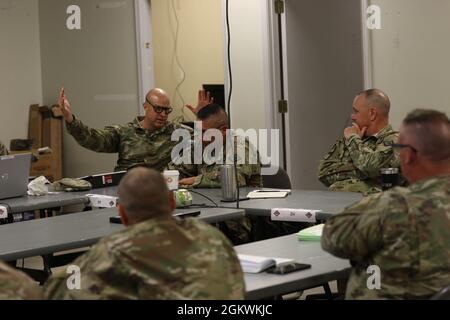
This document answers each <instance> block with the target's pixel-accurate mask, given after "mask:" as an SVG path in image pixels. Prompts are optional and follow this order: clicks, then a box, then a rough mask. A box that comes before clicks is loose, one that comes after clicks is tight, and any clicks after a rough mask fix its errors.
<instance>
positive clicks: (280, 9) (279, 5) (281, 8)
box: [275, 0, 284, 14]
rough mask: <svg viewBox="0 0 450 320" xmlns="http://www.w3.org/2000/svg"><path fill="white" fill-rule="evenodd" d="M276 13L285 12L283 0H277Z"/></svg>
mask: <svg viewBox="0 0 450 320" xmlns="http://www.w3.org/2000/svg"><path fill="white" fill-rule="evenodd" d="M275 13H276V14H282V13H284V1H283V0H275Z"/></svg>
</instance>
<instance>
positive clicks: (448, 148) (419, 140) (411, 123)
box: [403, 109, 450, 162]
mask: <svg viewBox="0 0 450 320" xmlns="http://www.w3.org/2000/svg"><path fill="white" fill-rule="evenodd" d="M403 126H404V127H405V129H406V133H405V135H407V136H408V137H410V138H412V139H413V141H414V143H415V145H414V147H415V148H416V149H417V150H418V151H419V152H420V153H421V154H422V155H423V156H424V157H426V158H427V159H429V160H432V161H436V162H438V161H446V160H450V120H449V119H448V117H447V115H446V114H445V113H443V112H439V111H436V110H431V109H416V110H414V111H412V112H410V113H409V114H408V115H407V116H406V118H405V119H404V120H403Z"/></svg>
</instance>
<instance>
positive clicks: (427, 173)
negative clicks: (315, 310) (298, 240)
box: [322, 109, 450, 299]
mask: <svg viewBox="0 0 450 320" xmlns="http://www.w3.org/2000/svg"><path fill="white" fill-rule="evenodd" d="M393 147H394V148H396V149H399V153H400V165H401V169H402V172H403V174H404V176H405V177H406V179H407V180H408V182H409V183H410V184H411V185H410V186H409V187H408V188H403V187H396V188H394V189H391V190H389V191H387V192H384V193H380V194H377V195H372V196H369V197H366V198H365V199H363V200H362V201H361V202H359V203H357V204H355V205H353V206H351V207H349V208H346V209H345V210H344V212H342V213H341V214H338V215H336V216H334V217H332V218H330V219H329V220H328V221H327V223H326V224H325V227H324V230H323V235H322V247H323V249H324V250H326V251H328V252H330V253H331V254H333V255H335V256H338V257H341V258H345V259H349V260H350V261H351V262H352V266H353V271H352V273H351V275H350V279H349V281H348V283H347V293H346V297H347V298H349V299H380V298H387V299H427V298H429V297H430V296H432V295H433V294H435V293H436V292H438V291H440V290H441V289H442V288H444V287H447V286H449V285H450V121H449V119H448V117H447V116H446V115H445V114H444V113H442V112H438V111H434V110H424V109H418V110H415V111H413V112H411V113H409V114H408V115H407V117H406V118H405V120H404V121H403V124H402V127H401V130H400V138H399V143H398V144H394V145H393ZM371 265H372V266H373V265H374V266H378V267H379V270H380V274H379V275H374V276H375V277H378V279H379V284H380V286H379V287H378V288H376V287H372V286H368V283H369V282H371V281H368V280H370V279H368V277H369V276H371V274H370V273H367V270H368V269H367V268H368V267H369V266H371ZM369 287H370V288H369Z"/></svg>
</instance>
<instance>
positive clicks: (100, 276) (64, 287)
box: [44, 242, 132, 300]
mask: <svg viewBox="0 0 450 320" xmlns="http://www.w3.org/2000/svg"><path fill="white" fill-rule="evenodd" d="M71 265H72V266H76V267H78V268H79V270H80V284H81V288H80V289H77V288H69V287H68V284H75V282H74V281H72V280H71V276H72V275H73V274H70V273H67V272H68V271H70V270H58V271H57V272H55V273H54V274H53V275H52V276H51V277H50V278H49V280H48V281H47V283H46V284H45V286H44V290H45V296H46V298H47V299H53V300H66V299H75V300H94V299H95V300H97V299H129V298H132V297H130V296H127V292H126V291H125V290H124V292H120V291H119V289H116V286H114V287H112V286H111V285H109V284H110V283H111V282H113V281H115V282H120V283H122V282H126V281H124V275H123V274H121V272H122V270H123V268H122V265H121V263H120V259H117V258H116V256H115V254H114V252H113V251H112V250H109V248H108V246H107V245H106V244H105V243H104V242H99V243H98V244H96V245H95V246H93V247H92V248H91V249H90V250H89V251H88V252H86V253H85V254H83V255H82V256H80V257H78V258H77V259H76V260H75V261H74V262H73V263H71ZM119 287H120V286H117V288H119Z"/></svg>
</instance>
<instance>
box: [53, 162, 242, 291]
mask: <svg viewBox="0 0 450 320" xmlns="http://www.w3.org/2000/svg"><path fill="white" fill-rule="evenodd" d="M118 195H119V213H120V215H121V218H122V222H123V223H124V225H125V226H127V227H126V229H124V230H123V231H120V232H118V233H115V234H113V235H111V236H108V237H106V238H104V239H102V240H101V241H100V242H99V243H98V244H96V245H95V246H94V247H92V248H91V249H90V250H89V251H88V252H87V253H86V254H85V255H83V256H81V257H79V258H78V259H77V260H75V262H73V263H72V264H73V265H76V266H78V267H79V268H80V271H81V272H80V276H81V289H80V290H76V289H74V290H68V288H67V285H66V281H67V279H68V276H69V275H68V274H66V272H65V271H64V270H63V271H62V272H60V273H57V274H54V275H53V276H52V277H51V278H50V279H49V281H48V282H47V284H46V286H45V292H46V295H47V297H48V298H50V299H243V298H244V279H243V274H242V270H241V267H240V264H239V260H238V258H237V256H236V254H235V252H234V249H233V247H232V246H231V244H230V242H229V241H228V240H227V239H226V237H225V236H224V235H223V234H222V233H220V232H219V231H218V230H217V229H215V228H213V227H212V226H210V225H208V224H206V223H204V222H202V221H200V220H196V219H190V218H188V219H185V220H178V219H175V218H173V217H172V215H171V212H172V211H173V209H174V207H175V200H174V199H173V196H172V195H171V194H169V190H168V189H167V185H166V182H165V180H164V178H163V177H162V175H161V174H160V173H158V172H156V171H154V170H152V169H148V168H135V169H132V170H130V171H129V172H128V174H127V175H126V176H125V177H124V178H123V179H122V181H121V182H120V185H119V188H118Z"/></svg>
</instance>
